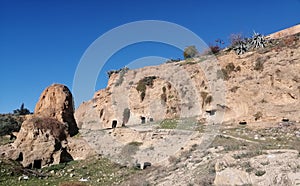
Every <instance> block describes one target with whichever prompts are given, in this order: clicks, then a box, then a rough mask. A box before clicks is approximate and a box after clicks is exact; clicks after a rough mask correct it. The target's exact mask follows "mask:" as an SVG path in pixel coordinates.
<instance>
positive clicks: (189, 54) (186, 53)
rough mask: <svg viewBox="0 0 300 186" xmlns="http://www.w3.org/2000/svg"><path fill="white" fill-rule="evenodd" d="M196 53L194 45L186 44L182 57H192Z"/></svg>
mask: <svg viewBox="0 0 300 186" xmlns="http://www.w3.org/2000/svg"><path fill="white" fill-rule="evenodd" d="M197 54H198V50H197V49H196V47H195V46H188V47H186V48H185V49H184V52H183V57H184V59H188V58H193V57H195V56H196V55H197Z"/></svg>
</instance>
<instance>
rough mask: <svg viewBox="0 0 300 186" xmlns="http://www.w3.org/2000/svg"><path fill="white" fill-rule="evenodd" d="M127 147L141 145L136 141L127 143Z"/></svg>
mask: <svg viewBox="0 0 300 186" xmlns="http://www.w3.org/2000/svg"><path fill="white" fill-rule="evenodd" d="M128 145H132V146H137V147H138V146H141V145H143V143H142V142H138V141H132V142H130V143H128Z"/></svg>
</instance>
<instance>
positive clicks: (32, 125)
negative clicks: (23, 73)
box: [2, 84, 88, 168]
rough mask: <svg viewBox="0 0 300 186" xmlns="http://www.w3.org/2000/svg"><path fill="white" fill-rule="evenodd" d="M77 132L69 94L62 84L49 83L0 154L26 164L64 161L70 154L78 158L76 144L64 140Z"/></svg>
mask: <svg viewBox="0 0 300 186" xmlns="http://www.w3.org/2000/svg"><path fill="white" fill-rule="evenodd" d="M77 133H78V127H77V124H76V121H75V119H74V106H73V97H72V94H71V92H70V90H69V89H68V88H67V87H66V86H64V85H60V84H53V85H51V86H49V87H47V88H46V89H45V90H44V91H43V93H42V94H41V96H40V99H39V101H38V103H37V104H36V107H35V111H34V114H33V115H31V116H28V117H27V118H26V120H25V121H24V122H23V123H22V126H21V129H20V131H19V133H18V134H17V139H16V140H15V142H14V143H13V144H11V145H10V147H8V148H7V150H6V152H4V153H2V154H4V155H5V156H7V157H10V158H12V159H15V160H17V161H19V162H20V163H22V165H23V166H24V167H28V168H41V167H43V166H47V165H52V164H58V163H62V162H67V161H70V160H73V159H74V158H73V156H75V159H81V158H84V157H82V156H78V153H77V150H76V146H74V145H72V143H71V146H69V143H68V141H72V140H71V138H70V137H71V136H74V135H76V134H77ZM73 141H74V140H73ZM75 141H76V140H75ZM81 143H82V144H85V143H84V142H81ZM86 146H88V145H86ZM87 149H88V147H86V148H81V151H86V150H87Z"/></svg>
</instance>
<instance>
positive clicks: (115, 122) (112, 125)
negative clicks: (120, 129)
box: [111, 120, 118, 128]
mask: <svg viewBox="0 0 300 186" xmlns="http://www.w3.org/2000/svg"><path fill="white" fill-rule="evenodd" d="M117 124H118V121H117V120H113V121H112V124H111V128H116V127H117Z"/></svg>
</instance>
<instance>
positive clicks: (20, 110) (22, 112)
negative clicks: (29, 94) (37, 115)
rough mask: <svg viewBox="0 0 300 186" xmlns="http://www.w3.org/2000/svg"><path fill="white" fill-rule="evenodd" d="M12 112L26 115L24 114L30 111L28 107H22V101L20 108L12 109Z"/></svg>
mask: <svg viewBox="0 0 300 186" xmlns="http://www.w3.org/2000/svg"><path fill="white" fill-rule="evenodd" d="M13 112H14V114H17V115H26V114H30V111H29V109H27V108H25V107H24V103H22V105H21V107H20V109H16V110H14V111H13Z"/></svg>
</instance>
